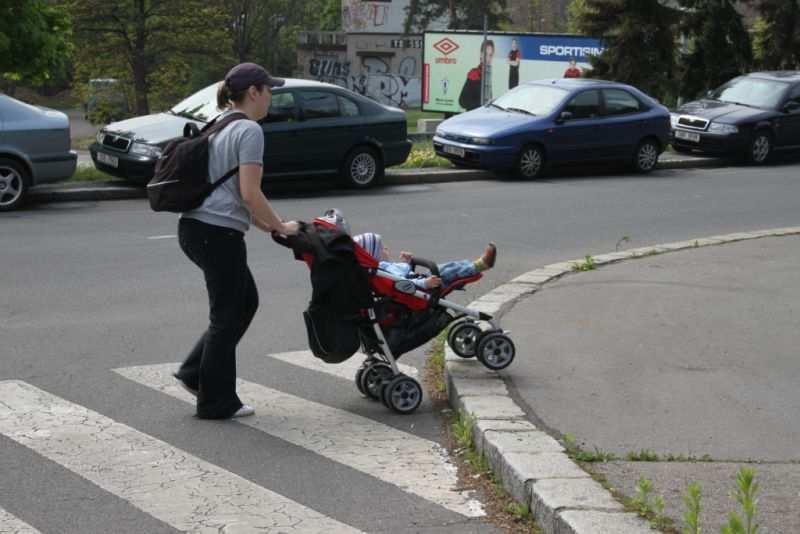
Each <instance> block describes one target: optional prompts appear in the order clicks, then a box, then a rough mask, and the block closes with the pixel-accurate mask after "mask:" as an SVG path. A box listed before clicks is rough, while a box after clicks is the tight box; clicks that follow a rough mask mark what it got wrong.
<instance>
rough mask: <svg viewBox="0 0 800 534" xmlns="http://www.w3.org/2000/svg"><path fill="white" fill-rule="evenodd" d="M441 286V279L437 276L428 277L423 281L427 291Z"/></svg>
mask: <svg viewBox="0 0 800 534" xmlns="http://www.w3.org/2000/svg"><path fill="white" fill-rule="evenodd" d="M441 285H442V279H441V278H439V277H438V276H429V277H428V278H426V279H425V287H426V288H427V289H433V288H434V287H439V286H441Z"/></svg>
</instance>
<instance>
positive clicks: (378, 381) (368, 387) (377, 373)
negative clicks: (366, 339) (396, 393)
mask: <svg viewBox="0 0 800 534" xmlns="http://www.w3.org/2000/svg"><path fill="white" fill-rule="evenodd" d="M393 376H394V371H392V367H391V366H390V365H389V364H387V363H383V362H375V363H371V364H369V365H368V366H367V367H366V368H365V369H364V370H363V371H362V372H361V380H360V384H361V387H360V388H359V390H360V391H361V392H363V393H364V394H365V395H366V396H367V397H368V398H370V399H372V400H380V398H381V386H382V385H383V384H385V383H387V382H389V380H391V378H392V377H393Z"/></svg>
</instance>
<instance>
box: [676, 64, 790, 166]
mask: <svg viewBox="0 0 800 534" xmlns="http://www.w3.org/2000/svg"><path fill="white" fill-rule="evenodd" d="M670 142H671V143H672V147H673V148H674V149H675V150H676V151H678V152H699V153H705V154H711V155H720V156H733V157H738V158H740V159H743V160H745V161H747V162H749V163H753V164H761V163H764V162H766V161H768V160H769V157H770V155H772V154H773V152H775V151H777V150H787V149H800V71H777V72H754V73H751V74H747V75H744V76H739V77H738V78H734V79H733V80H731V81H729V82H728V83H726V84H725V85H723V86H722V87H720V88H719V89H716V90H714V91H709V92H708V94H707V95H706V97H705V98H703V99H701V100H697V101H695V102H689V103H688V104H684V105H683V106H681V107H680V108H678V109H677V111H676V112H675V113H673V114H672V134H671V140H670Z"/></svg>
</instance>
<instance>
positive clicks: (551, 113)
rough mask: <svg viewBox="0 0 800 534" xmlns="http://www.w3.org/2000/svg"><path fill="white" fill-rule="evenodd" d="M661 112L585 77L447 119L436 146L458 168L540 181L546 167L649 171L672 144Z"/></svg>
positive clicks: (541, 84) (543, 84) (539, 86)
mask: <svg viewBox="0 0 800 534" xmlns="http://www.w3.org/2000/svg"><path fill="white" fill-rule="evenodd" d="M669 134H670V115H669V111H668V110H667V108H666V107H664V106H662V105H661V104H659V103H658V102H657V101H656V100H654V99H653V98H651V97H649V96H647V95H646V94H644V93H643V92H641V91H639V90H638V89H636V88H634V87H631V86H629V85H624V84H621V83H615V82H605V81H600V80H589V79H568V78H565V79H557V80H540V81H535V82H528V83H526V84H522V85H520V86H518V87H516V88H514V89H512V90H511V91H509V92H507V93H506V94H504V95H503V96H501V97H499V98H497V99H495V100H493V101H492V102H491V103H489V104H487V105H485V106H483V107H481V108H478V109H474V110H472V111H469V112H466V113H462V114H461V115H457V116H455V117H452V118H450V119H447V120H446V121H444V122H443V123H442V124H441V125H440V126H439V128H438V129H437V130H436V135H435V136H434V138H433V147H434V149H435V150H436V153H437V154H438V155H439V156H442V157H444V158H447V159H449V160H450V161H452V162H453V163H454V164H455V165H456V166H459V167H474V168H481V169H488V170H493V171H497V172H509V171H510V172H513V173H515V174H516V175H518V176H520V177H522V178H528V179H532V178H537V177H539V176H541V175H542V173H543V172H544V171H545V169H546V167H547V166H548V165H550V164H558V163H581V162H588V161H602V160H606V161H608V160H619V161H626V162H630V163H631V165H632V166H633V168H634V169H635V170H637V171H638V172H642V173H646V172H650V171H651V170H653V168H655V166H656V164H657V163H658V157H659V155H660V154H661V153H662V152H663V151H664V148H665V147H666V146H667V143H669Z"/></svg>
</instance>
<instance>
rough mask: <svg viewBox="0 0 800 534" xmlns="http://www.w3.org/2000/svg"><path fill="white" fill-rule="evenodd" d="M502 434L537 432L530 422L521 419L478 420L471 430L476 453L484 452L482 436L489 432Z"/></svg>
mask: <svg viewBox="0 0 800 534" xmlns="http://www.w3.org/2000/svg"><path fill="white" fill-rule="evenodd" d="M492 430H495V431H502V432H533V431H535V430H538V429H537V428H536V426H535V425H534V424H533V423H531V422H530V421H525V420H521V419H478V420H477V421H475V427H474V428H473V429H472V440H473V442H474V443H475V448H476V449H477V450H478V452H480V453H483V451H484V445H485V443H484V438H483V437H484V436H485V435H486V432H489V431H492Z"/></svg>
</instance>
